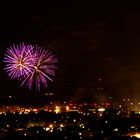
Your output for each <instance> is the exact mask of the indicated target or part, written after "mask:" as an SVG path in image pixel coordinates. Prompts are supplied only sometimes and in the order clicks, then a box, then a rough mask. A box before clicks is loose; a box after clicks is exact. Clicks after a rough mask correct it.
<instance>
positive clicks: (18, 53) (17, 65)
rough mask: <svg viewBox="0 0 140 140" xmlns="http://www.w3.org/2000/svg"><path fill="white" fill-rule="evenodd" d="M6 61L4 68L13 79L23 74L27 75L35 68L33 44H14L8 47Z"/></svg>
mask: <svg viewBox="0 0 140 140" xmlns="http://www.w3.org/2000/svg"><path fill="white" fill-rule="evenodd" d="M4 62H5V63H6V65H5V68H4V70H5V71H6V73H7V74H8V76H9V77H10V78H11V79H19V78H20V77H21V76H23V77H26V75H28V74H29V73H31V72H32V70H33V64H34V58H33V46H32V45H27V46H26V45H25V44H24V43H20V45H16V46H15V45H14V44H13V46H12V47H10V48H8V49H7V53H6V54H5V57H4Z"/></svg>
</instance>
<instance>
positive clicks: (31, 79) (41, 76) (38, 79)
mask: <svg viewBox="0 0 140 140" xmlns="http://www.w3.org/2000/svg"><path fill="white" fill-rule="evenodd" d="M34 56H35V57H36V61H35V64H34V70H33V71H32V72H31V73H29V75H28V76H27V77H26V78H25V79H24V80H23V81H22V83H21V85H23V84H25V83H26V84H27V86H28V87H29V89H30V90H31V88H32V86H33V84H34V85H35V87H36V89H37V90H39V91H40V87H41V85H44V86H45V87H47V86H48V84H47V81H48V80H50V81H53V80H52V78H51V77H52V76H55V69H56V66H55V65H54V63H55V62H57V58H55V57H54V56H53V55H52V54H51V52H49V51H48V50H44V49H43V48H41V47H36V49H35V52H34Z"/></svg>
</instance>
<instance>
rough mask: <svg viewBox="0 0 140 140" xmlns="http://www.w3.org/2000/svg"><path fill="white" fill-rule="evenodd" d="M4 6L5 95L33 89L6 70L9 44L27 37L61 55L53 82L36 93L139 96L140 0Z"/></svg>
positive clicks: (0, 78) (0, 25)
mask: <svg viewBox="0 0 140 140" xmlns="http://www.w3.org/2000/svg"><path fill="white" fill-rule="evenodd" d="M5 6H6V7H5V8H2V9H1V10H0V36H1V42H0V57H1V59H0V60H1V62H0V63H1V67H0V83H1V84H0V85H1V86H0V87H1V91H0V95H1V96H5V95H6V96H7V95H14V96H19V95H23V94H34V93H35V91H34V90H33V91H31V92H30V91H29V90H28V88H26V87H21V88H19V87H20V84H19V83H18V82H17V81H14V80H9V78H8V77H7V75H6V74H5V72H4V70H3V68H4V64H3V62H2V60H3V56H4V53H5V51H6V49H7V47H9V46H10V45H12V44H13V43H15V44H17V43H20V42H25V43H27V44H33V45H36V44H38V45H39V46H42V47H44V48H47V49H49V50H50V51H52V52H53V53H54V54H55V55H56V56H57V57H58V60H59V63H58V64H57V66H58V69H57V70H56V76H55V78H54V82H52V83H51V82H49V87H48V88H46V89H43V90H42V92H41V93H35V94H44V93H46V92H54V93H55V95H58V96H62V95H64V96H65V95H66V96H74V97H78V96H85V95H89V96H92V97H94V96H96V95H97V94H98V95H99V94H101V95H104V96H115V97H122V96H125V97H127V96H130V97H131V96H132V97H139V94H140V55H139V54H140V8H139V6H140V5H139V3H137V2H132V1H131V3H129V2H127V3H125V4H124V3H116V4H113V3H110V2H104V3H102V4H101V3H96V4H93V5H92V7H80V6H79V7H74V8H73V7H70V6H69V8H61V7H59V6H58V7H54V6H53V5H51V6H49V5H47V4H46V5H44V4H40V3H35V4H34V5H32V4H29V5H27V4H25V5H24V4H23V5H22V4H19V6H17V5H14V6H11V5H10V4H9V5H8V6H7V5H5ZM100 78H101V79H102V80H101V81H99V79H100ZM98 87H102V88H103V90H102V91H98V90H97V88H98Z"/></svg>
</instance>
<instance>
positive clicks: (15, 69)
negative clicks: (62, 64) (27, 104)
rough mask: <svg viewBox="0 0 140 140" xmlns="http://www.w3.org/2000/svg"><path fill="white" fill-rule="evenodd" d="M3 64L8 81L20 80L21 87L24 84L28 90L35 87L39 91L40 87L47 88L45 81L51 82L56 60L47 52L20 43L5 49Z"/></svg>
mask: <svg viewBox="0 0 140 140" xmlns="http://www.w3.org/2000/svg"><path fill="white" fill-rule="evenodd" d="M4 62H5V63H6V65H5V71H6V73H7V74H8V76H9V77H10V79H18V80H20V81H21V86H22V85H24V84H26V85H27V86H28V87H29V89H30V90H31V89H32V87H33V85H35V87H36V89H37V90H39V91H40V87H41V85H44V86H45V87H47V86H48V84H47V81H48V80H50V81H53V80H52V77H53V76H55V69H56V66H55V65H54V63H56V62H57V59H56V58H55V57H54V55H52V53H51V52H49V51H48V50H45V49H43V48H41V47H35V48H34V47H33V46H32V45H27V46H26V45H24V43H21V44H20V46H18V45H17V47H15V45H13V47H10V48H8V49H7V54H5V57H4Z"/></svg>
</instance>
